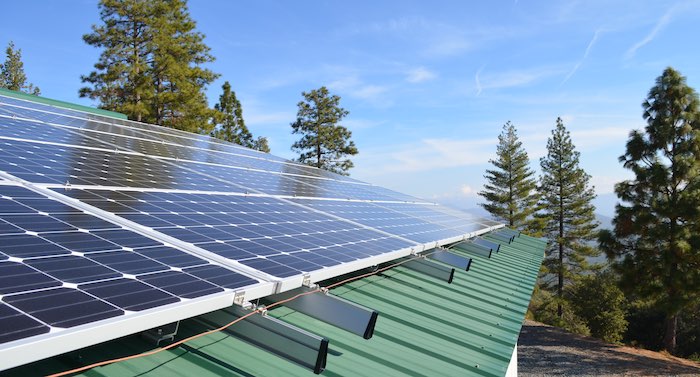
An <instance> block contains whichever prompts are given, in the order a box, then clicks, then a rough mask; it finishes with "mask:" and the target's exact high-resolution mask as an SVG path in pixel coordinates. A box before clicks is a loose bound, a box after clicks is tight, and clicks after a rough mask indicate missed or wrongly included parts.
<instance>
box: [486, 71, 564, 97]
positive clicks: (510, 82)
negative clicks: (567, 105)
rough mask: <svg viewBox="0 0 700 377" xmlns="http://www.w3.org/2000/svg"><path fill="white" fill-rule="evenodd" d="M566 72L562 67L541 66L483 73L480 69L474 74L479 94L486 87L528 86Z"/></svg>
mask: <svg viewBox="0 0 700 377" xmlns="http://www.w3.org/2000/svg"><path fill="white" fill-rule="evenodd" d="M564 72H566V71H565V70H564V69H562V68H561V67H541V68H533V69H521V70H510V71H503V72H495V73H487V74H483V73H482V69H479V70H478V71H477V72H476V75H475V76H474V80H475V82H476V89H477V95H478V94H480V93H481V92H482V91H483V90H485V89H503V88H513V87H518V86H526V85H530V84H533V83H535V82H538V81H541V80H544V79H546V78H549V77H552V76H557V75H561V74H562V73H564Z"/></svg>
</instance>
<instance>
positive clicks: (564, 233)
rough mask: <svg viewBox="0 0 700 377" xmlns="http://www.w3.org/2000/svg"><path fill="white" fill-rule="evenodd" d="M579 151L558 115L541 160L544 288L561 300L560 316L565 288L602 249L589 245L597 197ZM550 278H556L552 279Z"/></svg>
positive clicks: (591, 237)
mask: <svg viewBox="0 0 700 377" xmlns="http://www.w3.org/2000/svg"><path fill="white" fill-rule="evenodd" d="M579 156H580V153H579V152H577V151H576V150H575V147H574V144H573V143H572V142H571V135H570V133H569V131H568V130H567V129H566V128H565V127H564V123H563V122H562V120H561V118H557V125H556V128H555V129H554V130H553V131H552V137H551V138H549V140H547V156H546V157H543V158H541V159H540V166H541V168H542V177H541V178H540V187H539V191H540V208H541V212H540V213H538V214H537V216H538V217H540V218H541V219H542V224H543V226H544V229H543V230H544V236H545V237H547V238H548V239H549V240H550V242H551V243H550V245H549V246H548V247H547V250H546V255H545V260H544V267H545V273H546V275H545V276H544V279H543V288H545V289H549V290H551V291H554V292H555V294H556V296H557V298H558V300H560V301H559V303H558V305H557V315H558V316H559V317H560V318H561V317H562V310H563V307H562V302H561V301H562V300H564V288H565V285H568V284H569V283H570V282H571V281H572V280H573V279H574V278H575V277H576V276H577V275H580V274H581V272H583V271H585V270H587V269H588V268H589V265H588V263H587V261H586V257H590V256H596V255H598V254H599V251H598V250H597V249H595V248H593V247H591V246H589V245H588V244H587V242H588V241H591V240H593V239H595V237H596V227H597V226H598V223H597V222H596V220H595V214H594V211H595V207H594V206H593V204H591V201H592V200H593V199H594V198H595V193H594V191H593V187H591V186H590V185H589V180H590V176H589V175H588V174H586V172H585V171H584V170H583V169H581V168H580V167H579ZM547 277H555V278H556V281H555V282H551V281H548V280H547Z"/></svg>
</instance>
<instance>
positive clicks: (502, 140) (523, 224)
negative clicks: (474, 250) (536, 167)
mask: <svg viewBox="0 0 700 377" xmlns="http://www.w3.org/2000/svg"><path fill="white" fill-rule="evenodd" d="M496 156H497V159H496V160H489V162H490V163H491V164H493V165H494V166H495V167H496V169H494V170H491V169H488V170H486V175H484V178H486V180H487V181H488V183H486V184H485V185H484V190H483V191H480V192H479V195H481V196H482V197H484V199H486V203H481V204H480V205H481V206H482V207H484V209H486V210H487V211H489V212H490V213H491V214H492V215H493V216H494V217H496V218H498V219H500V220H503V221H505V222H507V223H508V226H510V227H511V228H516V229H520V230H526V229H527V228H529V227H528V225H529V224H530V223H531V217H532V215H533V214H534V212H535V211H536V210H537V193H536V189H537V182H536V180H535V178H534V177H533V175H534V174H535V173H534V172H533V171H532V169H530V167H529V164H530V159H529V158H528V157H527V152H526V151H525V149H524V148H523V145H522V143H521V142H520V140H518V134H517V132H516V130H515V126H513V124H512V123H511V122H510V121H509V122H507V123H506V124H505V125H503V131H502V132H501V134H500V135H499V136H498V146H497V147H496Z"/></svg>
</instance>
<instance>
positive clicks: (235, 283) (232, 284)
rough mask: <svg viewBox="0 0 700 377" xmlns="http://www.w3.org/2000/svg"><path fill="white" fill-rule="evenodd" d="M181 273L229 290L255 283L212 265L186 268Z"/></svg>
mask: <svg viewBox="0 0 700 377" xmlns="http://www.w3.org/2000/svg"><path fill="white" fill-rule="evenodd" d="M183 271H184V272H187V273H188V274H190V275H194V276H196V277H198V278H200V279H204V280H206V281H208V282H211V283H214V284H216V285H218V286H221V287H224V288H230V289H236V288H240V287H243V286H246V285H250V284H254V283H256V281H255V280H253V279H250V278H247V277H245V276H243V275H239V274H232V273H231V270H229V269H226V268H223V267H221V266H216V265H213V264H208V265H205V266H198V267H191V268H186V269H184V270H183Z"/></svg>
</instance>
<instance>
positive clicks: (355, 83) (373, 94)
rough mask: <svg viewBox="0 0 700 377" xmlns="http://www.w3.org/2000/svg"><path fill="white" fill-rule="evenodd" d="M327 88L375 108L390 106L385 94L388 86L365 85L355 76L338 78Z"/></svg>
mask: <svg viewBox="0 0 700 377" xmlns="http://www.w3.org/2000/svg"><path fill="white" fill-rule="evenodd" d="M328 87H329V88H330V89H331V90H336V91H339V92H341V93H347V94H348V95H349V96H351V97H355V98H359V99H361V100H365V101H367V102H369V103H371V104H372V105H375V106H379V107H386V106H389V105H391V104H392V102H391V100H390V99H388V98H387V97H386V93H387V92H388V91H389V87H388V86H384V85H376V84H367V83H365V82H364V81H362V80H361V79H360V78H359V77H358V76H357V75H355V74H350V75H346V76H344V77H341V78H338V79H336V80H334V81H332V82H331V83H329V84H328Z"/></svg>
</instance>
